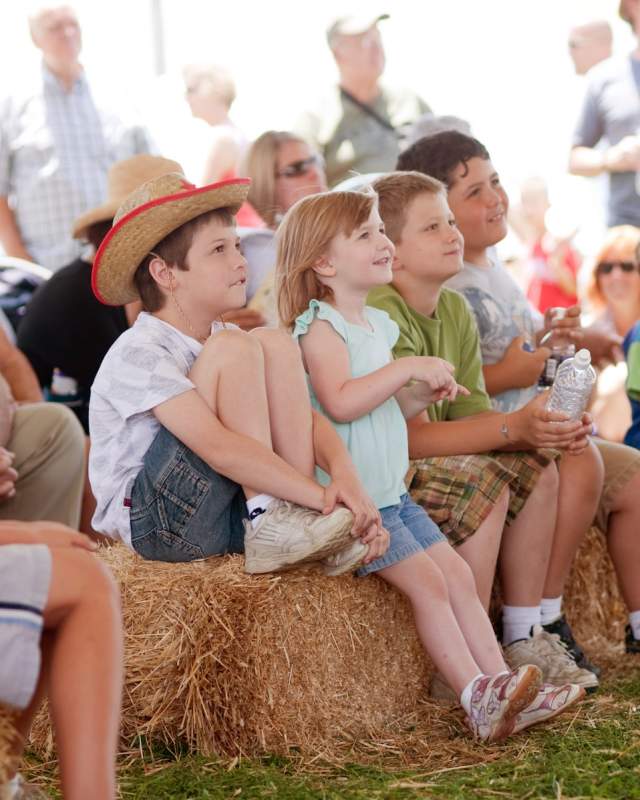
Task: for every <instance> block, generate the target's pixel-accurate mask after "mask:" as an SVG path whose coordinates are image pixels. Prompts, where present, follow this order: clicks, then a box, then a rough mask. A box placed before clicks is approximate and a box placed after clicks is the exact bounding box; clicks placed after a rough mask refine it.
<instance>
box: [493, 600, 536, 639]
mask: <svg viewBox="0 0 640 800" xmlns="http://www.w3.org/2000/svg"><path fill="white" fill-rule="evenodd" d="M539 624H540V606H503V607H502V644H503V645H504V646H505V647H506V646H507V645H508V644H511V642H515V641H516V640H517V639H528V638H529V636H530V635H531V628H532V627H533V626H534V625H539Z"/></svg>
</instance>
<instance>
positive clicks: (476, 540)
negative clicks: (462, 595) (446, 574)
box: [456, 488, 509, 610]
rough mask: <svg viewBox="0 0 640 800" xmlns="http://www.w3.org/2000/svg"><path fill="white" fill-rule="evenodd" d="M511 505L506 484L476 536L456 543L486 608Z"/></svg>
mask: <svg viewBox="0 0 640 800" xmlns="http://www.w3.org/2000/svg"><path fill="white" fill-rule="evenodd" d="M508 509H509V489H508V488H505V490H504V491H503V492H502V494H501V495H500V497H499V498H498V500H497V502H496V504H495V505H494V507H493V508H492V509H491V512H490V514H489V516H488V517H487V518H486V519H485V520H484V522H483V523H482V525H480V527H479V528H478V529H477V531H476V532H475V533H474V534H473V536H470V537H469V538H468V539H466V540H465V541H464V542H463V543H462V544H461V545H459V546H458V547H456V552H457V553H458V555H460V556H462V558H464V560H465V561H466V562H467V564H468V565H469V566H470V567H471V572H472V573H473V577H474V578H475V582H476V587H477V593H478V596H479V598H480V601H481V603H482V605H483V606H484V608H485V610H488V609H489V603H490V602H491V589H492V588H493V580H494V578H495V574H496V563H497V560H498V553H499V552H500V543H501V541H502V531H503V530H504V523H505V520H506V518H507V511H508Z"/></svg>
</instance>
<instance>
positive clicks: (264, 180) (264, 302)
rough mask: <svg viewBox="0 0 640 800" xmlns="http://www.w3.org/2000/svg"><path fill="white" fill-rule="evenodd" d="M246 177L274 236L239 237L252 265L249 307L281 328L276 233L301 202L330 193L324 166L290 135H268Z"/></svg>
mask: <svg viewBox="0 0 640 800" xmlns="http://www.w3.org/2000/svg"><path fill="white" fill-rule="evenodd" d="M244 174H245V175H248V176H249V177H250V178H251V188H250V189H249V202H250V203H251V205H252V206H253V208H254V209H255V210H256V211H257V212H258V214H259V215H260V216H261V217H262V219H263V220H264V221H265V223H266V224H267V228H268V229H269V230H262V231H247V232H243V231H240V238H241V241H242V250H243V253H244V256H245V258H246V259H247V262H248V264H249V277H248V281H247V298H250V303H249V307H250V308H253V309H255V310H257V311H260V313H262V314H263V316H264V317H265V319H266V320H267V322H268V323H269V324H272V325H277V324H278V316H277V312H276V307H275V295H274V291H273V280H274V269H275V264H276V248H275V240H274V237H273V233H274V231H275V230H276V228H277V227H278V225H279V223H280V220H281V219H282V217H283V216H284V214H285V213H286V212H287V211H288V210H289V209H290V208H291V206H292V205H293V204H294V203H295V202H297V201H298V200H300V199H301V198H302V197H307V196H308V195H311V194H317V193H318V192H325V191H326V190H327V179H326V177H325V171H324V162H323V160H322V157H321V156H320V155H318V153H316V152H315V151H314V150H313V149H312V148H311V146H310V145H309V144H308V143H307V142H305V140H304V139H302V138H300V137H299V136H296V134H294V133H289V132H288V131H266V132H265V133H263V134H262V135H261V136H259V137H258V138H257V139H256V140H255V142H254V143H253V144H252V145H251V147H250V148H249V152H248V154H247V159H246V162H245V169H244Z"/></svg>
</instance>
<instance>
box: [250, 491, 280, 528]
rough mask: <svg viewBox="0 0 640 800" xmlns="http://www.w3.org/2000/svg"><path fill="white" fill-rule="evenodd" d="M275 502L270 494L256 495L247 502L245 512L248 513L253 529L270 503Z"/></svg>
mask: <svg viewBox="0 0 640 800" xmlns="http://www.w3.org/2000/svg"><path fill="white" fill-rule="evenodd" d="M274 500H275V497H273V496H272V495H270V494H257V495H256V496H255V497H252V498H251V499H250V500H247V503H246V505H247V511H248V512H249V522H250V523H251V526H252V527H253V528H255V527H256V525H257V524H258V522H259V521H260V517H261V516H262V515H263V514H264V512H265V511H266V510H267V509H268V508H269V506H270V505H271V503H273V501H274Z"/></svg>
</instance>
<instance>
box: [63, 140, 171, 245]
mask: <svg viewBox="0 0 640 800" xmlns="http://www.w3.org/2000/svg"><path fill="white" fill-rule="evenodd" d="M169 172H182V167H181V166H180V164H178V162H177V161H171V160H170V159H168V158H161V157H160V156H150V155H146V154H142V155H139V156H132V157H131V158H125V159H124V160H123V161H117V162H116V163H115V164H113V165H112V167H111V168H110V169H109V174H108V175H107V200H106V202H105V203H103V204H102V205H101V206H98V207H97V208H92V209H91V211H85V213H84V214H82V215H81V216H79V217H78V219H77V220H76V221H75V222H74V223H73V228H72V232H73V238H74V239H85V238H86V235H87V229H88V228H89V227H90V226H91V225H94V224H95V223H96V222H105V221H106V220H108V219H113V218H114V216H115V214H116V211H117V210H118V208H119V207H120V206H121V204H122V203H123V202H124V200H125V199H126V198H127V196H128V195H130V194H131V192H133V191H134V189H137V188H138V186H140V185H141V184H143V183H146V182H147V181H150V180H151V179H152V178H158V177H159V176H160V175H167V173H169Z"/></svg>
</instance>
